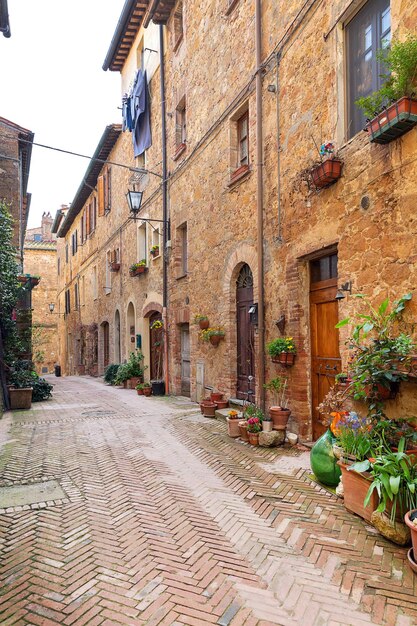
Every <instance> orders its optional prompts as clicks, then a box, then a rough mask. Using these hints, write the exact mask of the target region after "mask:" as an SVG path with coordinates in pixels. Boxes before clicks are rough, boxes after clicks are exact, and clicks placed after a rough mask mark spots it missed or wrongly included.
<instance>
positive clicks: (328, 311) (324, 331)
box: [310, 279, 341, 439]
mask: <svg viewBox="0 0 417 626" xmlns="http://www.w3.org/2000/svg"><path fill="white" fill-rule="evenodd" d="M329 282H330V281H329V280H326V281H323V283H325V284H324V285H323V289H319V288H318V286H319V283H316V284H315V286H314V287H315V288H314V290H312V291H311V293H310V324H311V370H312V415H313V438H314V439H317V438H318V437H319V436H320V435H322V434H323V433H324V431H325V430H326V426H325V425H323V424H321V421H320V420H321V418H320V414H319V412H318V410H317V406H318V405H319V404H320V402H321V401H322V400H323V398H324V397H325V395H326V394H327V392H328V391H329V389H330V388H331V387H332V386H333V385H334V383H335V376H336V374H338V373H339V372H340V365H341V359H340V353H339V331H338V329H337V328H335V326H336V324H337V322H338V321H339V312H338V305H337V300H335V296H336V291H337V280H335V279H333V286H330V285H329Z"/></svg>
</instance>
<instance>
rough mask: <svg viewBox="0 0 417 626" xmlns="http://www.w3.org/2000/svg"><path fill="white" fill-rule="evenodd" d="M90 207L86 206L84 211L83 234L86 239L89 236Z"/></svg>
mask: <svg viewBox="0 0 417 626" xmlns="http://www.w3.org/2000/svg"><path fill="white" fill-rule="evenodd" d="M90 228H91V226H90V205H88V206H87V208H86V210H85V234H86V237H88V235H89V234H90Z"/></svg>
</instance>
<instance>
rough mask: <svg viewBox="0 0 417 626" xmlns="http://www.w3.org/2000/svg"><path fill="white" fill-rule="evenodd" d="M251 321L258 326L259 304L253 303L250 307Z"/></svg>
mask: <svg viewBox="0 0 417 626" xmlns="http://www.w3.org/2000/svg"><path fill="white" fill-rule="evenodd" d="M249 322H250V323H251V324H253V325H254V326H256V325H257V324H258V304H257V303H254V304H251V305H250V307H249Z"/></svg>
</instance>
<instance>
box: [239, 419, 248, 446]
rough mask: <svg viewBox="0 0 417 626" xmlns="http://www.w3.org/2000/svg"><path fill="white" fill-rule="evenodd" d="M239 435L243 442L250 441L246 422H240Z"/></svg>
mask: <svg viewBox="0 0 417 626" xmlns="http://www.w3.org/2000/svg"><path fill="white" fill-rule="evenodd" d="M239 433H240V438H241V439H242V441H249V439H248V423H247V421H246V420H240V422H239Z"/></svg>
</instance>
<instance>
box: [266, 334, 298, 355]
mask: <svg viewBox="0 0 417 626" xmlns="http://www.w3.org/2000/svg"><path fill="white" fill-rule="evenodd" d="M266 349H267V351H268V354H269V355H270V356H279V355H280V354H282V353H283V352H289V353H290V354H296V352H297V348H296V347H295V343H294V339H293V338H292V337H278V338H277V339H273V341H270V342H269V343H268V344H267V345H266Z"/></svg>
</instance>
